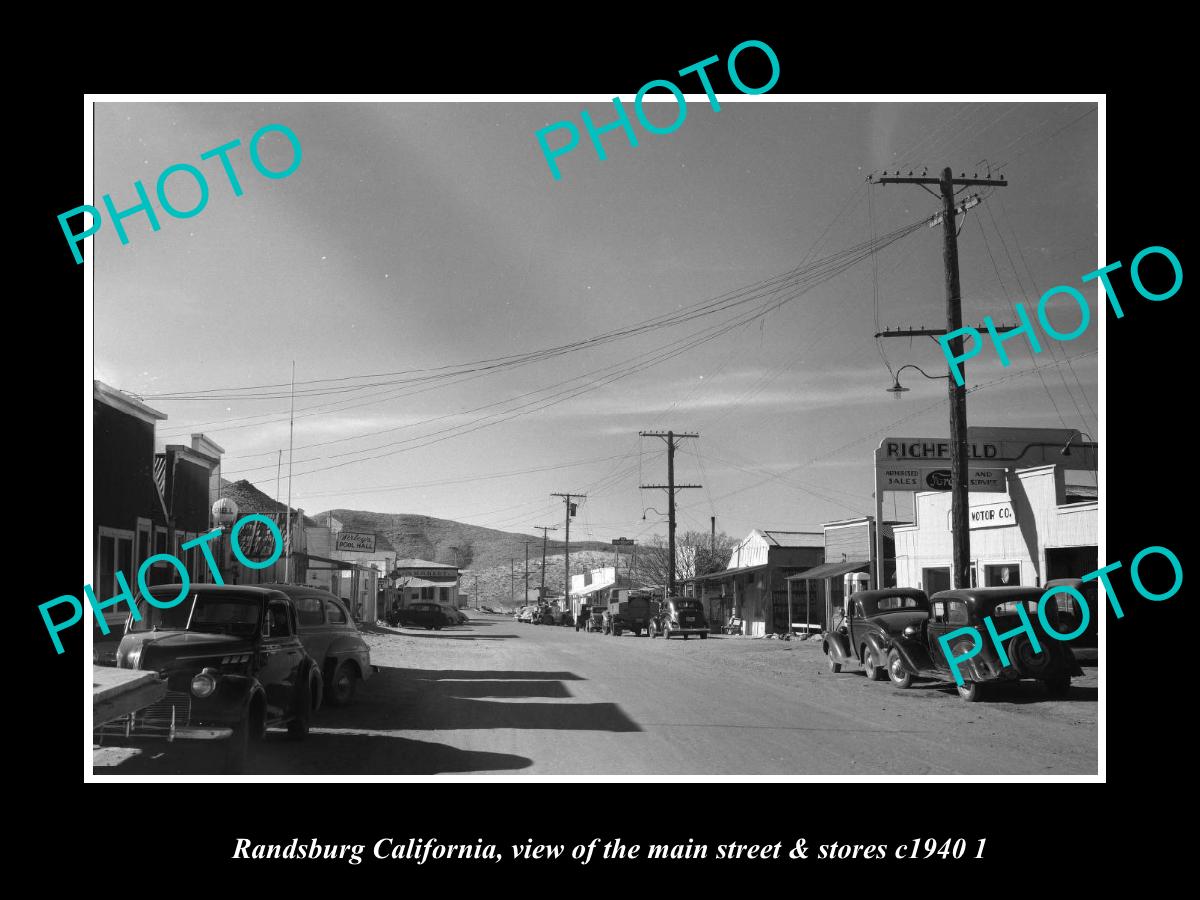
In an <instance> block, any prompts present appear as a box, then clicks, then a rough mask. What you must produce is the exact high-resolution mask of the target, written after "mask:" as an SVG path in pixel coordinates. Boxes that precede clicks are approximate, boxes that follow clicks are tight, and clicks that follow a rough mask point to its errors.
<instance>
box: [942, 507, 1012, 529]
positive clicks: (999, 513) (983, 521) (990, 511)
mask: <svg viewBox="0 0 1200 900" xmlns="http://www.w3.org/2000/svg"><path fill="white" fill-rule="evenodd" d="M951 515H952V513H950V512H947V513H946V530H947V531H950V530H951V525H950V517H951ZM967 518H968V520H969V521H970V523H971V529H972V530H974V529H976V528H1003V527H1005V526H1006V525H1016V524H1017V513H1016V510H1014V509H1013V505H1012V502H1011V501H1009V500H1004V501H1001V502H1000V503H985V504H983V505H982V506H972V507H971V508H970V509H969V510H967Z"/></svg>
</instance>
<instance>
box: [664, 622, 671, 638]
mask: <svg viewBox="0 0 1200 900" xmlns="http://www.w3.org/2000/svg"><path fill="white" fill-rule="evenodd" d="M670 639H671V626H670V625H664V626H663V640H664V641H669V640H670Z"/></svg>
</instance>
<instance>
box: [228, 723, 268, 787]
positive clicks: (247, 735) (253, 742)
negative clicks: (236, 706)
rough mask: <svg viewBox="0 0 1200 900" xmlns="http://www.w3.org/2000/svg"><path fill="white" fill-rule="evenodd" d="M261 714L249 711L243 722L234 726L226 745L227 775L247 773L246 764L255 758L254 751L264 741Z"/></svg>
mask: <svg viewBox="0 0 1200 900" xmlns="http://www.w3.org/2000/svg"><path fill="white" fill-rule="evenodd" d="M260 717H261V713H259V712H257V711H256V710H255V709H251V710H248V711H247V713H246V715H245V717H243V719H242V721H240V722H238V723H237V724H236V725H235V726H233V734H231V735H230V736H229V739H228V741H227V742H226V744H225V765H224V773H225V774H226V775H241V774H243V773H244V772H245V771H246V763H247V762H249V760H250V759H251V757H252V756H253V753H254V749H255V748H256V747H257V745H258V742H259V741H260V740H261V739H262V721H261V718H260Z"/></svg>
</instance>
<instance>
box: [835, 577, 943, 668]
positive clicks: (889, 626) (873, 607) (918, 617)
mask: <svg viewBox="0 0 1200 900" xmlns="http://www.w3.org/2000/svg"><path fill="white" fill-rule="evenodd" d="M846 611H847V616H846V618H844V619H843V620H842V622H841V624H840V625H838V626H837V628H835V629H834V630H833V631H830V632H827V633H826V634H825V637H824V640H823V641H822V648H823V649H824V651H825V661H826V664H827V665H828V666H829V670H830V671H831V672H840V671H842V666H845V665H851V666H862V669H863V671H864V672H866V673H867V678H869V679H870V680H871V681H882V680H883V679H884V678H886V677H887V675H886V672H887V660H888V652H889V651H890V650H891V646H892V641H893V640H894V639H895V638H897V637H899V636H901V635H903V634H904V632H905V629H907V628H916V627H919V626H920V625H921V624H922V623H923V622H924V621H925V620H926V619H928V618H929V598H928V597H926V596H925V592H924V591H920V590H916V589H915V588H886V589H884V590H879V591H857V592H855V593H853V594H851V595H850V600H849V602H848V603H847V604H846Z"/></svg>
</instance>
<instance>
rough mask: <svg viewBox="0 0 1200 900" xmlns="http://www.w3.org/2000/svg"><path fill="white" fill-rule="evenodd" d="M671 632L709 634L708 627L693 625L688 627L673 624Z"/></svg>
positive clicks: (674, 633)
mask: <svg viewBox="0 0 1200 900" xmlns="http://www.w3.org/2000/svg"><path fill="white" fill-rule="evenodd" d="M671 634H672V635H676V634H708V629H707V628H701V627H698V626H692V625H689V626H688V627H687V628H680V627H679V626H677V625H672V626H671Z"/></svg>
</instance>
